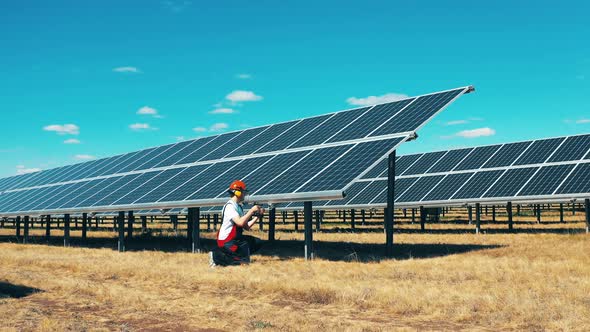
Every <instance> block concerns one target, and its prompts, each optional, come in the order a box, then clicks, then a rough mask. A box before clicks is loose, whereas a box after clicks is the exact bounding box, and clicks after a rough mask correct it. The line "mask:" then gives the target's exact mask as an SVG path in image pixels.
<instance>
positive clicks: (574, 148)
mask: <svg viewBox="0 0 590 332" xmlns="http://www.w3.org/2000/svg"><path fill="white" fill-rule="evenodd" d="M588 150H590V135H581V136H571V137H568V138H566V140H565V142H563V144H562V145H561V146H560V147H559V148H558V149H557V151H555V154H553V155H552V156H551V158H549V160H548V161H547V162H559V161H570V160H581V159H582V158H584V156H585V155H586V153H587V152H588Z"/></svg>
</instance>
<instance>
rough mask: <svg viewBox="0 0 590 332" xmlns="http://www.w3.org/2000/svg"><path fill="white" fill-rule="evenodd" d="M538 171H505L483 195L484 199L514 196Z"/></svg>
mask: <svg viewBox="0 0 590 332" xmlns="http://www.w3.org/2000/svg"><path fill="white" fill-rule="evenodd" d="M538 169H539V168H538V167H528V168H514V169H509V170H506V172H504V174H503V175H502V177H501V178H500V179H499V180H498V181H497V182H496V183H495V184H494V185H493V186H492V187H491V188H490V189H489V190H488V192H486V193H485V195H484V197H512V196H516V194H517V193H518V191H519V190H520V189H521V188H522V187H523V186H524V185H525V184H526V183H527V181H528V180H529V179H530V178H531V177H532V176H533V175H534V174H535V172H536V171H537V170H538Z"/></svg>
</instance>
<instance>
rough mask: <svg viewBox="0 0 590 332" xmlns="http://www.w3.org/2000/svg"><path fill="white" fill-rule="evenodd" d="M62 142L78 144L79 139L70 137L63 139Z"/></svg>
mask: <svg viewBox="0 0 590 332" xmlns="http://www.w3.org/2000/svg"><path fill="white" fill-rule="evenodd" d="M64 144H80V140H78V139H75V138H70V139H67V140H65V141H64Z"/></svg>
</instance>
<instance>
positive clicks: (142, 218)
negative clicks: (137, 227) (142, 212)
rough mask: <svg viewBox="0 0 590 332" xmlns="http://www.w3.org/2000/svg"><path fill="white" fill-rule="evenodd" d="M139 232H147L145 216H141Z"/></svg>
mask: <svg viewBox="0 0 590 332" xmlns="http://www.w3.org/2000/svg"><path fill="white" fill-rule="evenodd" d="M140 219H141V233H142V234H144V233H146V232H147V216H141V217H140Z"/></svg>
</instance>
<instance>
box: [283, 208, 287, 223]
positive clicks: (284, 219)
mask: <svg viewBox="0 0 590 332" xmlns="http://www.w3.org/2000/svg"><path fill="white" fill-rule="evenodd" d="M282 215H283V225H284V224H286V223H287V211H283V212H282Z"/></svg>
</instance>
